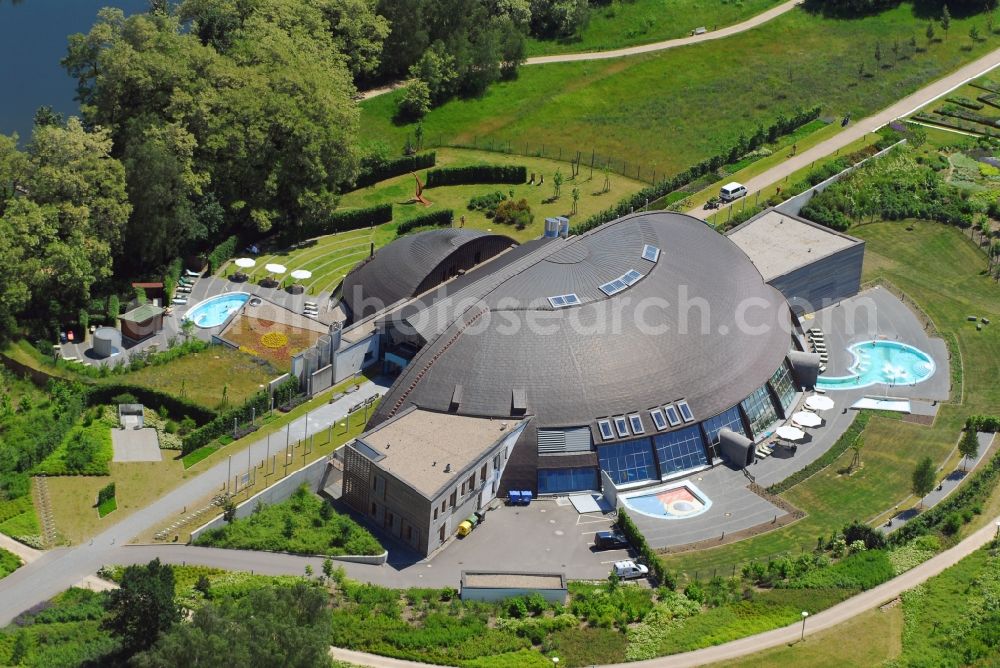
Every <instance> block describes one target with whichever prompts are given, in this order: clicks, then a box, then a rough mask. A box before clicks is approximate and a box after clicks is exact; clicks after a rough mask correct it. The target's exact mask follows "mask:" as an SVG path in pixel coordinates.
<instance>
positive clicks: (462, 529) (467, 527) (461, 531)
mask: <svg viewBox="0 0 1000 668" xmlns="http://www.w3.org/2000/svg"><path fill="white" fill-rule="evenodd" d="M470 533H472V522H470V521H468V520H462V523H461V524H459V525H458V535H459V536H468V535H469V534H470Z"/></svg>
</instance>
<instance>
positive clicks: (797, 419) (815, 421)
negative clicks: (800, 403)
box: [792, 411, 823, 427]
mask: <svg viewBox="0 0 1000 668" xmlns="http://www.w3.org/2000/svg"><path fill="white" fill-rule="evenodd" d="M792 422H794V423H795V424H797V425H799V426H800V427H818V426H820V425H821V424H823V418H821V417H820V416H818V415H816V414H815V413H810V412H809V411H799V412H798V413H794V414H792Z"/></svg>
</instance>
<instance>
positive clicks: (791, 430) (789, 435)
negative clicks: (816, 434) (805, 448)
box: [774, 424, 806, 441]
mask: <svg viewBox="0 0 1000 668" xmlns="http://www.w3.org/2000/svg"><path fill="white" fill-rule="evenodd" d="M774 433H775V434H777V435H778V438H783V439H785V440H786V441H801V440H802V439H803V438H805V437H806V433H805V432H804V431H802V430H801V429H799V428H798V427H793V426H792V425H790V424H785V425H782V426H780V427H778V429H777V430H776V431H775V432H774Z"/></svg>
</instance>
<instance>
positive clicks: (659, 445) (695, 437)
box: [653, 425, 708, 475]
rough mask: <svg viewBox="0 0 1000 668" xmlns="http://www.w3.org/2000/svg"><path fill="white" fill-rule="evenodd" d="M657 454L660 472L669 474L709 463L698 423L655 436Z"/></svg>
mask: <svg viewBox="0 0 1000 668" xmlns="http://www.w3.org/2000/svg"><path fill="white" fill-rule="evenodd" d="M653 443H655V444H656V456H657V457H658V458H659V460H660V474H661V475H667V474H670V473H676V472H677V471H683V470H685V469H690V468H694V467H695V466H702V465H704V464H707V463H708V456H707V455H706V454H705V442H704V440H703V439H702V437H701V429H700V428H699V427H698V425H691V426H690V427H685V428H684V429H678V430H677V431H672V432H670V433H668V434H657V435H656V436H654V437H653Z"/></svg>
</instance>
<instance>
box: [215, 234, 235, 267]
mask: <svg viewBox="0 0 1000 668" xmlns="http://www.w3.org/2000/svg"><path fill="white" fill-rule="evenodd" d="M238 244H239V239H238V238H237V237H236V235H235V234H234V235H232V236H230V237H228V238H226V240H225V241H223V242H222V243H220V244H219V245H218V246H216V247H215V248H213V249H212V252H211V253H209V254H208V271H209V273H212V274H214V273H215V272H216V271H217V270H218V268H219V267H221V266H222V263H223V262H225V261H226V260H228V259H229V258H231V257H232V256H233V255H235V254H236V247H237V245H238Z"/></svg>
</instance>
